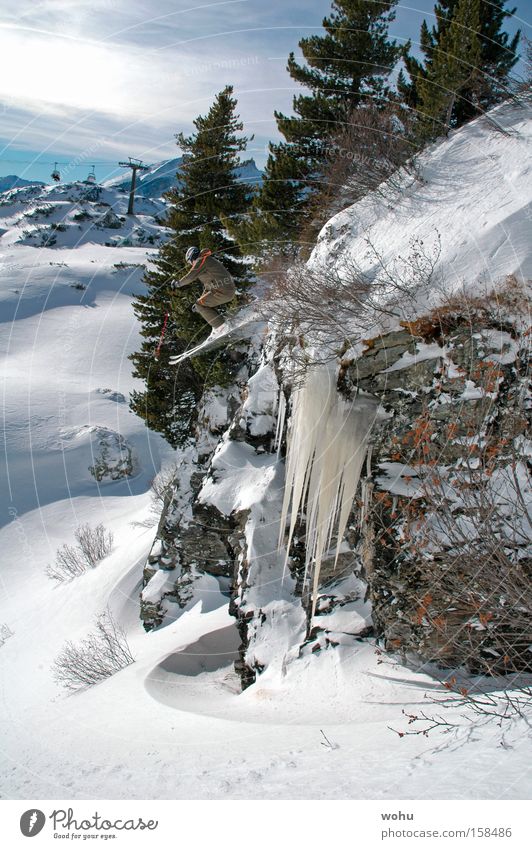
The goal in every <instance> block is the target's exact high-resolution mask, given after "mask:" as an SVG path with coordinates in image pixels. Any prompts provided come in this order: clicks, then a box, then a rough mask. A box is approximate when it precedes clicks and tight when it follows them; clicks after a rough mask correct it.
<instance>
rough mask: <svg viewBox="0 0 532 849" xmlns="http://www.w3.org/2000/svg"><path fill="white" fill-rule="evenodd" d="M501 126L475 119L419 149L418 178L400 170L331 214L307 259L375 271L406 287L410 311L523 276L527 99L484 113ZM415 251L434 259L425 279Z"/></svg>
mask: <svg viewBox="0 0 532 849" xmlns="http://www.w3.org/2000/svg"><path fill="white" fill-rule="evenodd" d="M492 116H493V117H495V118H496V120H497V121H498V122H499V124H500V125H501V126H502V127H503V129H504V132H501V131H499V130H497V129H495V128H494V127H493V125H492V124H491V123H490V122H489V120H488V118H486V117H480V118H478V119H477V120H475V121H473V122H472V123H470V124H468V125H467V126H464V127H462V128H460V129H459V130H456V131H453V132H451V134H450V136H449V139H448V140H445V141H443V142H438V143H435V144H433V145H432V146H430V147H429V148H428V149H427V150H426V151H424V152H423V153H422V154H421V155H420V157H419V161H418V167H419V173H420V175H421V178H422V179H421V180H419V179H417V178H416V177H415V176H413V175H405V177H404V179H403V183H402V187H401V188H400V189H398V188H396V187H395V186H394V185H391V184H389V185H387V184H383V185H382V186H381V187H380V189H381V191H380V193H379V194H372V195H368V196H367V197H365V198H363V199H362V200H360V201H358V202H357V203H355V204H354V205H352V206H350V207H348V208H347V209H345V210H344V211H342V212H340V213H339V214H338V215H336V216H335V217H334V218H332V219H331V220H330V221H329V222H328V223H327V224H326V225H325V227H324V228H323V230H322V231H321V233H320V236H319V238H318V242H317V245H316V247H315V249H314V251H313V253H312V256H311V259H310V264H311V266H312V267H315V268H317V269H319V268H320V266H321V265H325V266H330V265H331V263H333V264H334V265H335V266H336V268H337V269H338V270H339V271H341V270H342V268H344V269H345V268H347V267H348V266H349V265H350V264H355V265H356V266H357V268H359V269H360V271H361V272H362V273H363V274H364V275H365V277H366V278H367V279H368V280H370V281H373V282H375V283H376V282H378V281H379V280H381V278H382V269H383V268H385V269H386V270H387V273H392V274H394V273H395V274H396V275H398V276H399V277H400V278H401V280H400V282H401V284H402V285H405V286H407V287H410V288H411V290H412V291H413V292H414V300H415V302H416V303H415V305H412V312H413V314H415V313H416V312H417V313H418V314H419V313H422V312H424V311H426V309H427V307H429V306H434V305H436V304H438V303H441V302H442V300H443V301H444V300H445V299H446V298H447V297H449V296H450V295H452V294H455V293H461V292H463V291H471V292H473V293H474V294H479V292H481V291H488V290H490V289H492V288H493V287H497V286H498V285H499V284H501V282H502V281H504V279H505V278H506V277H507V276H508V275H515V276H516V277H517V279H518V281H521V282H526V281H527V280H530V278H532V243H531V240H530V217H531V214H532V166H531V164H530V143H531V138H532V120H531V117H530V106H529V102H526V103H524V104H522V105H518V104H514V103H507V104H503V105H501V106H499V107H497V108H496V109H495V110H493V112H492ZM416 252H417V253H419V252H421V254H422V255H423V256H424V257H425V258H426V259H429V260H432V259H433V258H436V262H435V267H434V271H433V274H432V278H431V279H430V281H428V282H427V283H426V284H425V283H424V282H423V281H421V282H420V280H419V274H417V273H416V271H417V266H418V263H416V260H415V255H416Z"/></svg>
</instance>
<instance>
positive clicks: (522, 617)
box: [340, 311, 532, 673]
mask: <svg viewBox="0 0 532 849" xmlns="http://www.w3.org/2000/svg"><path fill="white" fill-rule="evenodd" d="M437 319H438V316H437V315H434V316H433V321H430V320H424V321H420V322H417V323H415V324H413V325H411V326H409V327H407V328H405V329H404V330H403V331H400V332H398V333H394V334H390V344H391V346H390V350H389V351H388V349H387V341H388V337H386V336H383V337H382V338H379V339H377V340H372V341H370V342H369V343H368V346H367V348H366V350H365V351H364V353H363V354H362V356H361V357H360V359H359V360H357V361H356V362H355V363H344V366H343V369H342V373H341V380H340V384H341V387H342V389H343V391H344V392H346V393H348V394H352V393H353V392H354V391H355V388H356V387H357V386H358V387H364V388H366V389H369V390H370V391H372V393H373V394H375V395H377V396H378V397H379V398H380V399H381V402H382V405H383V407H384V409H385V410H386V411H387V413H388V417H387V418H386V419H385V420H384V421H382V422H381V423H380V424H379V425H378V426H377V428H376V430H375V434H374V439H373V462H372V477H371V478H369V479H368V480H367V481H366V482H365V484H364V495H365V498H364V500H365V502H366V504H365V512H364V515H363V517H362V519H363V521H362V538H361V541H360V543H359V552H360V554H361V557H362V562H363V565H364V576H365V579H366V580H367V582H368V587H369V597H370V599H371V602H372V616H373V623H374V626H375V629H376V632H377V634H379V635H380V636H381V637H382V639H383V642H384V646H385V647H386V648H387V649H388V650H393V651H398V652H400V653H402V654H403V656H404V657H408V656H409V655H416V656H417V657H418V658H421V659H422V660H427V661H436V662H438V663H440V664H442V665H444V666H450V667H453V666H460V665H464V666H466V667H468V668H469V669H470V670H471V671H475V672H483V673H493V672H497V673H501V672H507V671H511V670H523V669H530V668H532V662H531V661H532V658H531V657H530V652H529V651H528V648H527V647H528V645H529V642H530V641H529V637H530V629H529V628H528V627H527V626H526V625H525V626H524V633H521V635H519V633H518V632H519V628H520V627H522V626H523V623H524V622H526V618H527V616H528V617H529V616H530V612H531V611H530V609H529V608H530V603H531V601H532V594H531V592H530V572H531V569H530V566H531V562H532V561H531V559H530V555H531V549H530V537H529V536H528V535H527V532H526V527H529V522H530V517H529V516H527V513H526V509H525V507H524V501H525V500H526V498H527V497H528V498H529V496H530V491H529V487H530V481H529V478H528V468H529V462H530V461H529V457H527V456H526V455H527V453H528V446H529V444H530V443H528V442H527V437H528V438H529V437H530V430H529V427H530V421H529V412H530V395H529V385H528V368H529V359H528V358H529V344H528V338H529V337H528V336H527V335H526V331H525V328H523V327H521V326H520V322H519V321H518V320H515V323H514V324H512V323H511V322H508V321H507V320H505V321H504V323H502V322H501V320H500V319H499V318H497V316H494V315H488V314H485V313H484V314H483V313H482V311H480V312H479V313H477V314H476V315H475V316H474V318H472V317H471V316H468V317H466V316H464V315H463V314H460V313H457V314H454V315H452V314H450V315H446V316H445V324H444V325H443V326H442V323H441V321H440V320H437ZM384 362H388V363H389V365H388V366H387V367H386V368H385V369H380V370H378V366H379V365H381V364H383V363H384ZM361 375H362V376H361ZM527 467H528V468H527ZM501 492H504V495H503V497H500V496H501ZM520 502H522V503H520ZM527 586H528V591H527ZM510 608H511V610H510ZM525 611H526V612H525ZM517 623H520V624H517Z"/></svg>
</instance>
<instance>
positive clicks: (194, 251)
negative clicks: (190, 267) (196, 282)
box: [185, 247, 200, 264]
mask: <svg viewBox="0 0 532 849" xmlns="http://www.w3.org/2000/svg"><path fill="white" fill-rule="evenodd" d="M199 255H200V249H199V248H196V247H193V248H188V250H187V252H186V254H185V259H186V261H187V262H190V263H191V264H192V263H193V262H195V260H197V258H198V257H199Z"/></svg>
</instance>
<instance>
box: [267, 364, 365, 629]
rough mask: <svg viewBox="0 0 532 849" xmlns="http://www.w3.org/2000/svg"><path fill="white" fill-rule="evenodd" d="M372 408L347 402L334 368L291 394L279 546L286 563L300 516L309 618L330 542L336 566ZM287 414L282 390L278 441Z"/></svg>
mask: <svg viewBox="0 0 532 849" xmlns="http://www.w3.org/2000/svg"><path fill="white" fill-rule="evenodd" d="M376 404H377V402H376V401H374V400H373V399H371V398H366V397H364V398H360V397H358V398H357V399H356V400H355V401H352V402H347V401H346V400H345V399H344V398H343V397H342V396H341V395H339V393H338V391H337V389H336V374H335V371H334V369H331V368H330V367H327V366H316V367H314V368H311V369H310V371H309V373H308V375H307V377H306V380H305V382H304V384H303V385H302V386H301V387H300V388H298V389H296V390H295V391H294V393H293V394H292V415H291V424H290V428H289V433H288V446H287V457H286V483H285V491H284V500H283V507H282V513H281V525H280V528H281V531H280V539H279V546H280V547H281V546H282V545H283V543H284V544H285V545H286V552H287V554H286V561H288V552H289V550H290V545H291V542H292V538H293V536H294V531H295V527H296V523H297V519H298V516H299V515H302V516H304V518H305V525H306V560H305V581H307V580H311V581H312V616H313V615H314V612H315V606H316V599H317V590H318V585H319V578H320V570H321V565H322V562H323V560H324V559H325V557H326V556H327V555H328V552H329V549H330V547H331V543H332V540H333V537H335V538H336V552H335V561H334V565H335V566H336V562H337V560H338V554H339V550H340V544H341V541H342V538H343V535H344V532H345V529H346V526H347V522H348V519H349V514H350V512H351V510H352V507H353V500H354V497H355V493H356V490H357V486H358V482H359V479H360V473H361V470H362V464H363V462H364V458H365V456H366V451H367V445H368V439H369V435H370V432H371V428H372V425H373V423H374V421H375V413H376ZM285 415H286V407H285V404H284V395H283V393H282V391H281V394H280V404H279V409H278V427H277V431H278V433H277V441H279V440H280V434H282V428H283V419H284V417H285ZM289 513H290V524H289V531H288V539H287V540H286V541H285V540H284V535H285V528H286V523H287V519H288V515H289Z"/></svg>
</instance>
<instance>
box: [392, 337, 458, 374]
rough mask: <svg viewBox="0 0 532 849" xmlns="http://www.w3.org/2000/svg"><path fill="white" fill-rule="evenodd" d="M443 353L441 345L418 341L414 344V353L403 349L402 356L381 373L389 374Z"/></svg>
mask: <svg viewBox="0 0 532 849" xmlns="http://www.w3.org/2000/svg"><path fill="white" fill-rule="evenodd" d="M443 353H444V350H443V348H442V347H441V345H437V344H436V343H432V344H431V345H427V344H426V343H425V342H419V343H418V344H417V345H416V351H415V353H414V354H411V353H410V352H409V351H405V353H404V354H403V356H402V357H400V359H398V360H397V362H396V363H394V364H393V366H389V367H388V368H387V369H384V370H383V372H382V374H389V373H390V372H392V371H401V369H404V368H409V366H413V365H416V364H417V363H422V362H424V361H425V360H434V359H436V358H437V357H441V356H443Z"/></svg>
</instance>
